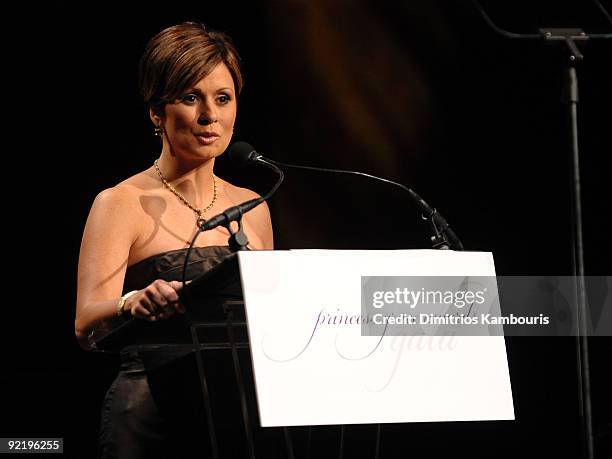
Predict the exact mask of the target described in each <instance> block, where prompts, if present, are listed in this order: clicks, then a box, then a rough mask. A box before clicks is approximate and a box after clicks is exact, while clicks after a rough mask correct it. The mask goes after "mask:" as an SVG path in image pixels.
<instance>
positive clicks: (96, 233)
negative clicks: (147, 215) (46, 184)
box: [74, 187, 139, 349]
mask: <svg viewBox="0 0 612 459" xmlns="http://www.w3.org/2000/svg"><path fill="white" fill-rule="evenodd" d="M138 214H139V213H138V211H137V208H136V203H135V200H134V199H133V197H132V193H131V191H130V190H128V189H126V188H123V187H114V188H109V189H107V190H104V191H102V192H101V193H100V194H99V195H98V196H97V197H96V199H95V200H94V203H93V205H92V207H91V210H90V212H89V217H88V218H87V223H86V224H85V230H84V232H83V239H82V242H81V251H80V255H79V268H78V279H77V307H76V317H75V324H74V328H75V334H76V337H77V339H78V341H79V344H81V346H82V347H83V348H85V349H88V348H89V344H88V343H87V336H88V334H89V333H90V332H91V331H92V330H93V329H95V328H97V327H100V326H101V325H103V323H104V322H105V321H106V320H108V319H112V318H114V317H117V304H118V302H119V297H120V296H121V290H122V288H123V280H124V277H125V271H126V266H127V262H128V257H129V253H130V247H131V246H132V244H133V243H134V241H135V240H136V237H137V235H138V226H137V225H138V218H137V217H136V216H137V215H138Z"/></svg>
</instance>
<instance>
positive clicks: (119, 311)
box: [117, 290, 138, 317]
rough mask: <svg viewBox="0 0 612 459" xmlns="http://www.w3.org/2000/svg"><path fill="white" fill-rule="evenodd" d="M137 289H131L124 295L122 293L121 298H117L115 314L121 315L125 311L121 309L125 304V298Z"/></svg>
mask: <svg viewBox="0 0 612 459" xmlns="http://www.w3.org/2000/svg"><path fill="white" fill-rule="evenodd" d="M137 291H138V290H132V291H131V292H128V293H126V294H125V295H123V296H122V297H121V298H119V302H118V303H117V316H118V317H123V313H124V312H125V310H124V309H123V307H124V306H125V300H127V299H128V298H129V297H131V296H132V295H133V294H134V293H136V292H137Z"/></svg>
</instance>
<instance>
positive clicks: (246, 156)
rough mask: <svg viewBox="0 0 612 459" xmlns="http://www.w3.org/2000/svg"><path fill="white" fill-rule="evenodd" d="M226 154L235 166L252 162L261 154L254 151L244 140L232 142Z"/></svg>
mask: <svg viewBox="0 0 612 459" xmlns="http://www.w3.org/2000/svg"><path fill="white" fill-rule="evenodd" d="M227 155H228V156H229V159H230V161H232V162H233V163H234V164H236V165H237V166H246V165H248V164H253V163H254V162H256V161H257V160H259V158H261V155H260V154H259V153H257V151H255V148H253V146H252V145H250V144H248V143H246V142H234V143H233V144H232V145H230V147H229V150H228V151H227Z"/></svg>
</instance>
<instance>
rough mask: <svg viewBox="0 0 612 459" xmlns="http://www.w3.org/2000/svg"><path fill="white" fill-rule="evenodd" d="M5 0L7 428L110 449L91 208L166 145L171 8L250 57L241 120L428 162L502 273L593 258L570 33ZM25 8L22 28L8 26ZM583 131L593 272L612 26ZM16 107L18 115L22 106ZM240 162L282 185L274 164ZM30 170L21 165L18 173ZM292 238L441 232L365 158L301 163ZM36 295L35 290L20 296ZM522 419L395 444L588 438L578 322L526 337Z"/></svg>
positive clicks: (277, 11)
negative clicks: (552, 35)
mask: <svg viewBox="0 0 612 459" xmlns="http://www.w3.org/2000/svg"><path fill="white" fill-rule="evenodd" d="M603 3H604V5H605V6H606V7H607V8H608V10H612V5H611V4H610V2H609V1H608V2H603ZM483 4H484V6H485V8H486V9H487V11H489V14H490V15H491V17H492V18H493V19H494V20H495V21H496V22H498V23H499V24H500V25H501V26H502V27H504V28H506V29H508V30H513V31H518V32H534V31H536V30H537V28H538V27H542V26H557V27H564V26H574V27H582V28H583V29H585V31H587V32H589V33H597V32H599V33H601V32H606V31H607V32H609V31H611V30H612V24H610V22H607V21H606V18H605V16H603V15H602V14H601V12H600V11H599V10H598V8H597V6H596V4H595V3H594V2H592V1H586V0H585V1H573V2H572V1H568V2H553V1H540V2H534V1H526V0H521V1H504V2H493V1H485V2H483ZM25 9H26V10H28V9H30V11H22V12H19V13H17V12H15V13H12V14H7V15H6V16H5V18H4V19H3V22H4V25H5V26H6V27H5V32H7V31H8V37H7V39H6V41H5V44H6V45H7V46H6V47H7V51H6V54H5V57H4V61H5V64H6V66H5V72H6V73H7V74H8V75H9V76H12V77H14V78H15V80H16V82H15V83H14V84H13V85H12V86H11V85H7V86H6V87H5V91H4V92H5V103H6V104H7V105H6V107H7V108H8V110H7V113H8V114H9V118H10V122H11V124H10V125H5V138H7V139H11V140H12V141H13V142H16V143H13V145H15V144H16V145H17V147H11V148H10V149H8V148H7V149H6V150H5V151H6V153H5V168H6V170H5V174H6V176H10V178H11V179H12V180H11V182H10V183H9V182H8V180H5V182H4V185H5V189H4V191H5V199H6V201H7V203H8V204H9V205H8V206H7V209H8V212H10V213H9V216H8V219H7V220H6V222H7V223H5V226H6V227H8V228H9V229H10V230H12V231H11V234H12V236H11V239H9V240H8V242H7V243H6V250H7V251H8V255H9V256H8V257H7V261H8V263H7V265H6V266H5V268H6V269H8V272H9V273H10V275H7V276H5V281H6V282H5V284H6V292H7V293H6V296H7V298H6V301H5V305H6V308H5V314H4V317H5V319H4V320H3V321H2V322H3V325H4V327H3V328H4V331H3V333H2V338H3V341H4V342H3V343H2V352H3V358H2V362H3V365H4V368H3V370H2V372H1V376H0V384H1V388H0V389H1V394H2V398H1V399H0V417H1V429H0V433H1V434H2V436H4V437H6V436H23V437H35V436H45V437H64V438H65V443H66V446H65V450H66V451H67V453H66V456H70V457H78V458H88V457H94V455H95V443H96V435H97V427H98V425H97V424H98V417H99V407H100V403H101V400H102V398H103V396H104V392H105V390H106V388H107V387H108V385H109V384H110V382H111V381H112V378H113V377H114V374H115V373H116V370H117V360H116V358H114V357H112V356H104V355H99V354H98V355H97V354H88V353H85V352H83V351H81V350H80V349H79V347H78V345H77V344H76V341H75V339H74V334H73V320H74V308H75V290H76V285H75V284H76V283H75V280H76V266H77V258H78V251H79V243H80V237H81V232H82V229H83V225H84V223H85V219H86V217H87V213H88V210H89V207H90V205H91V202H92V201H93V199H94V197H95V195H96V194H97V193H98V192H100V191H101V190H102V189H104V188H107V187H109V186H112V185H114V184H115V183H117V182H119V181H121V180H123V179H124V178H126V177H128V176H130V175H132V174H134V173H137V172H138V171H141V170H143V169H145V168H147V167H149V166H150V165H151V163H152V161H153V159H154V158H156V157H157V155H158V153H159V145H158V143H157V142H156V140H155V139H154V137H153V135H152V127H151V124H150V121H149V120H148V116H147V112H146V109H145V107H144V106H143V104H142V102H141V101H140V99H139V95H138V88H137V63H138V60H139V58H140V55H141V53H142V51H143V49H144V46H145V44H146V42H147V40H148V39H149V38H150V37H151V36H153V35H154V34H155V33H157V32H158V31H159V30H161V29H162V28H164V27H166V26H169V25H172V24H175V23H177V22H180V21H184V20H200V21H202V22H205V23H206V24H208V25H209V26H210V27H212V28H214V29H217V30H221V31H225V32H227V33H228V34H229V35H230V36H231V37H232V38H233V39H234V42H235V44H236V45H237V48H238V50H239V51H240V53H241V55H242V58H243V61H244V68H243V69H244V74H245V79H246V86H245V88H244V91H243V94H242V97H241V99H240V103H239V117H238V122H237V127H236V136H235V137H236V138H237V139H239V140H246V141H248V142H250V143H251V144H253V145H254V146H255V147H256V148H257V149H258V150H259V151H261V152H262V153H264V154H265V155H266V156H269V157H271V158H274V159H277V160H281V161H285V162H292V163H298V164H308V165H318V166H324V167H325V166H326V167H338V168H344V169H355V170H361V171H364V172H369V173H372V174H376V175H380V176H383V177H387V178H390V179H393V180H397V181H400V182H402V183H404V184H407V185H409V186H410V187H412V188H413V189H415V190H417V191H418V193H419V194H420V195H421V196H422V197H424V198H425V199H426V200H427V201H428V202H429V203H430V204H431V205H432V206H435V207H437V208H438V209H439V210H440V211H441V212H442V214H443V215H444V216H445V217H446V218H447V220H448V221H449V222H450V223H451V224H452V226H453V228H454V229H455V231H456V232H457V234H458V235H459V236H460V237H461V239H462V240H463V242H464V244H465V246H466V248H467V249H469V250H482V251H492V252H493V254H494V256H495V261H496V268H497V272H498V274H501V275H569V274H570V273H571V256H570V255H571V211H570V181H569V177H570V175H569V174H570V169H569V149H568V145H569V137H568V129H567V122H566V121H567V120H566V109H567V107H566V105H564V104H562V102H561V94H562V83H563V78H562V76H563V69H564V65H565V62H566V54H565V49H564V48H563V47H562V46H560V45H546V44H545V43H543V42H540V41H535V42H534V41H517V40H509V39H506V38H503V37H500V36H499V35H496V34H495V33H494V32H493V31H492V30H491V29H489V28H488V27H487V25H486V24H485V23H484V21H483V20H482V17H481V16H479V14H478V12H477V10H476V9H475V7H474V4H473V3H472V2H471V1H469V0H462V1H449V2H443V1H441V0H437V1H426V0H420V1H416V0H412V1H408V0H404V1H391V0H388V1H366V0H353V1H350V0H337V1H324V0H309V1H306V0H301V1H300V0H286V1H283V0H257V1H249V2H232V1H225V2H208V1H200V2H179V1H175V2H166V3H163V4H162V3H160V4H156V3H151V2H93V3H87V4H86V3H84V2H83V3H74V4H71V3H69V2H46V3H45V4H44V5H43V6H32V5H28V6H26V8H25ZM8 26H10V28H9V27H8ZM581 48H582V50H583V52H584V55H585V61H584V63H582V64H580V65H579V66H578V75H579V83H580V95H581V103H580V108H579V110H580V119H579V123H580V147H581V161H582V163H581V167H582V180H583V190H582V191H583V200H582V203H583V206H584V241H585V264H586V273H587V274H589V275H610V274H611V273H610V266H609V261H608V260H609V257H610V255H611V254H612V251H611V250H610V249H611V243H610V238H609V233H610V230H609V225H608V220H609V218H608V216H609V211H610V206H609V197H610V192H609V188H608V182H607V181H606V179H607V178H608V177H609V175H610V163H609V155H610V153H611V152H612V136H611V135H610V128H611V127H612V125H611V124H610V107H611V106H612V89H611V84H610V82H611V81H612V77H611V70H612V42H611V41H610V40H607V41H604V40H592V41H591V42H589V43H587V44H586V45H584V46H582V47H581ZM13 125H14V126H13ZM217 172H218V173H219V174H220V175H222V176H224V177H226V178H228V179H230V180H231V181H234V182H236V183H237V184H240V185H243V186H247V187H250V188H253V189H255V190H257V191H259V192H260V193H262V192H264V191H265V190H267V188H268V187H269V186H270V185H271V184H272V183H273V176H272V175H271V174H268V173H267V172H266V171H258V170H248V171H237V170H234V169H233V168H232V167H231V165H229V164H226V161H219V163H218V167H217ZM6 178H7V177H5V179H6ZM270 208H271V212H272V218H273V223H274V229H275V242H276V247H277V248H279V249H287V248H315V247H316V248H329V249H336V248H343V249H357V248H367V249H383V248H428V236H429V234H428V228H427V226H426V225H425V224H424V223H423V222H422V221H421V220H420V216H419V214H418V212H417V210H416V208H415V207H414V205H413V204H412V203H411V202H410V200H409V199H408V197H407V196H406V195H405V194H403V193H402V192H400V191H397V190H396V189H394V188H391V187H387V186H385V185H382V184H377V183H374V182H370V181H368V180H365V179H361V178H353V177H344V176H335V175H321V174H316V173H307V172H296V171H289V172H288V173H287V176H286V181H285V183H284V185H283V186H282V188H281V189H280V191H279V192H278V193H277V195H276V196H275V197H274V198H273V199H272V200H271V202H270ZM15 296H17V298H15ZM506 342H507V346H508V359H509V366H510V373H511V379H512V388H513V395H514V400H515V410H516V417H517V420H516V421H515V422H488V423H451V424H417V425H404V426H387V430H386V431H385V432H386V433H385V434H384V435H385V439H386V440H387V443H386V445H388V446H387V448H388V450H387V453H388V454H390V455H391V450H393V451H394V453H395V457H407V456H408V455H413V454H427V455H428V456H430V457H441V456H442V455H447V454H450V453H454V454H458V455H459V456H463V455H468V454H470V455H471V456H473V457H491V456H497V457H514V456H516V455H518V454H520V455H522V456H526V457H536V456H540V455H546V456H547V457H553V456H556V457H578V456H579V452H580V436H579V427H580V418H579V399H578V395H577V394H578V390H577V387H578V386H577V378H576V370H575V366H576V359H575V342H574V340H573V339H571V338H553V339H551V338H540V339H538V338H531V339H525V338H523V339H519V338H507V340H506ZM589 344H590V350H591V370H592V373H591V377H592V386H593V394H592V396H593V411H594V423H595V432H596V440H595V445H596V451H597V453H598V455H597V457H602V458H603V457H609V456H607V455H608V454H610V452H611V451H612V449H611V446H610V445H611V442H612V440H611V435H612V433H611V431H612V428H611V425H612V414H611V409H610V407H611V405H612V397H611V396H610V395H609V387H610V379H609V377H608V375H607V372H606V370H607V367H609V352H610V350H612V348H611V346H610V340H609V338H598V339H590V341H589Z"/></svg>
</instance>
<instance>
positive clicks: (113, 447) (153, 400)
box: [99, 246, 252, 459]
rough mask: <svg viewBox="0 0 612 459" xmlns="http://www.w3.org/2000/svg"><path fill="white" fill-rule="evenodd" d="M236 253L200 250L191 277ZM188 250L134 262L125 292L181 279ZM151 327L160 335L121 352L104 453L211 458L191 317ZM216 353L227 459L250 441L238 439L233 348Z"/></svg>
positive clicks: (105, 409) (212, 377)
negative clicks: (231, 385)
mask: <svg viewBox="0 0 612 459" xmlns="http://www.w3.org/2000/svg"><path fill="white" fill-rule="evenodd" d="M231 253H232V252H231V250H230V248H229V247H225V246H210V247H200V248H195V249H194V250H193V251H192V253H191V256H190V260H193V261H190V262H189V265H188V268H187V276H186V278H187V279H193V278H195V277H197V276H198V275H199V274H202V273H204V272H207V271H208V270H210V269H211V268H212V267H214V266H215V265H217V264H219V263H221V262H222V261H223V260H224V259H225V258H226V257H228V256H229V255H230V254H231ZM185 254H186V249H179V250H172V251H168V252H163V253H160V254H157V255H154V256H152V257H149V258H146V259H144V260H142V261H140V262H139V263H136V264H135V265H132V266H130V267H128V269H127V271H126V276H125V282H124V292H127V291H131V290H137V289H142V288H144V287H146V286H147V285H149V284H150V283H151V282H153V281H154V280H155V279H164V280H167V281H171V280H180V279H181V276H182V269H183V263H184V259H185ZM216 306H218V305H216ZM216 306H215V305H212V306H211V308H212V307H216ZM206 307H207V308H208V305H206ZM147 324H151V323H149V322H147ZM151 325H155V330H156V331H157V332H158V333H151V334H148V335H147V339H146V340H145V342H143V343H138V344H133V345H129V346H126V347H124V348H123V349H122V350H121V352H120V355H121V368H120V371H119V374H118V375H117V377H116V379H115V380H114V382H113V383H112V385H111V387H110V388H109V389H108V391H107V393H106V396H105V399H104V403H103V406H102V414H101V424H100V434H99V457H100V458H104V459H109V458H122V459H127V458H130V459H136V458H147V459H151V458H182V457H189V458H192V457H207V453H208V452H209V451H210V441H209V435H208V427H207V424H206V416H205V411H204V409H203V403H202V391H201V387H200V380H199V377H198V372H197V366H196V360H195V354H194V352H193V346H192V345H191V344H189V342H190V340H189V336H190V335H189V332H188V330H189V327H188V324H187V321H186V320H185V317H183V315H181V314H177V315H176V316H174V317H172V318H171V319H168V320H164V321H160V322H158V323H154V324H151ZM152 329H153V327H152ZM168 336H173V337H175V338H174V339H171V340H169V339H168V338H167V337H168ZM209 354H211V352H207V357H206V359H205V369H206V373H207V378H208V384H209V393H210V394H211V406H212V410H213V413H214V420H215V428H216V431H217V436H218V440H219V444H220V445H222V444H223V445H224V447H223V449H224V454H222V456H223V457H241V456H242V455H243V451H244V444H243V443H241V442H240V441H239V440H238V441H236V439H240V438H241V437H242V435H241V434H240V432H239V429H240V425H239V423H237V422H236V419H240V417H239V416H238V418H237V417H236V415H237V414H239V413H240V408H239V398H238V394H237V393H233V392H231V391H228V389H227V382H228V381H232V380H233V378H234V373H233V368H232V366H231V364H228V362H231V360H230V359H229V355H228V354H229V351H226V355H224V356H223V355H221V354H223V353H222V352H221V351H219V352H218V353H217V354H218V355H217V356H216V357H214V358H209ZM249 383H250V384H252V382H251V381H249ZM224 438H225V441H224Z"/></svg>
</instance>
